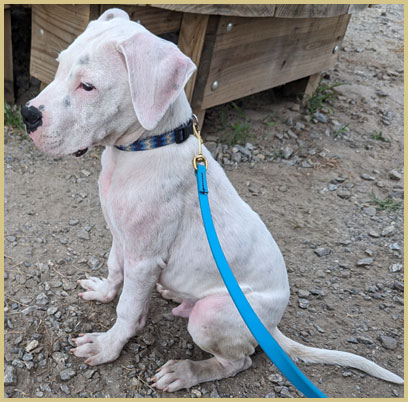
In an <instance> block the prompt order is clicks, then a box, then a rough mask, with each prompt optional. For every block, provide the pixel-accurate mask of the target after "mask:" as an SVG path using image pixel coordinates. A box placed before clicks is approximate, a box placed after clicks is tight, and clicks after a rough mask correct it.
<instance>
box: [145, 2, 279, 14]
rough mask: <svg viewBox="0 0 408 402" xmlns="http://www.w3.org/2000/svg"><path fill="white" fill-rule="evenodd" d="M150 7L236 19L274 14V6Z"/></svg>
mask: <svg viewBox="0 0 408 402" xmlns="http://www.w3.org/2000/svg"><path fill="white" fill-rule="evenodd" d="M151 7H157V8H162V9H166V10H173V11H179V12H183V13H194V14H207V15H230V16H236V17H272V16H273V15H274V13H275V5H274V4H265V5H259V4H258V5H253V4H152V5H151Z"/></svg>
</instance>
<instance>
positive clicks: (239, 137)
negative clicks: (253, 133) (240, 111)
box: [230, 122, 251, 145]
mask: <svg viewBox="0 0 408 402" xmlns="http://www.w3.org/2000/svg"><path fill="white" fill-rule="evenodd" d="M231 128H232V133H231V136H230V137H231V138H230V144H231V145H233V144H243V145H244V144H245V143H246V142H247V139H248V135H249V129H250V128H251V126H250V124H249V123H248V122H236V123H235V124H232V125H231Z"/></svg>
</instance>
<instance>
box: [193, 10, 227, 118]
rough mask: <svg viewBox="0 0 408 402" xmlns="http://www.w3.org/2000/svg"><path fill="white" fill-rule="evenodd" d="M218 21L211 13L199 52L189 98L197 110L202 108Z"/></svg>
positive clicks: (217, 17)
mask: <svg viewBox="0 0 408 402" xmlns="http://www.w3.org/2000/svg"><path fill="white" fill-rule="evenodd" d="M219 22H220V17H219V16H218V15H211V16H210V17H209V19H208V25H207V33H206V35H205V39H204V46H203V50H202V52H201V60H200V65H199V66H198V72H197V78H196V82H195V85H194V92H193V98H192V100H191V105H192V106H193V110H197V111H199V110H201V109H203V108H202V107H201V104H202V100H203V98H204V94H205V91H206V87H207V83H208V76H209V74H210V68H211V63H212V58H213V53H214V46H215V41H216V39H217V32H218V26H219ZM204 110H205V109H204ZM196 114H197V113H196Z"/></svg>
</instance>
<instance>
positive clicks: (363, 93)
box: [4, 5, 404, 398]
mask: <svg viewBox="0 0 408 402" xmlns="http://www.w3.org/2000/svg"><path fill="white" fill-rule="evenodd" d="M402 50H403V6H401V5H387V6H375V7H373V8H370V9H367V10H366V11H364V12H361V13H358V14H355V15H353V17H352V19H351V23H350V26H349V29H348V32H347V35H346V38H345V41H344V43H343V48H342V50H341V51H340V52H339V60H338V63H337V64H336V66H335V67H334V68H333V69H331V70H328V71H327V72H325V73H324V78H325V80H324V82H325V83H327V84H331V85H332V84H335V83H339V82H342V83H344V82H345V83H348V84H349V85H341V86H338V87H336V88H335V89H336V93H337V95H338V97H337V99H336V100H334V99H333V100H332V102H331V105H328V106H326V108H325V109H323V110H321V111H320V112H319V113H320V114H317V115H315V116H314V118H313V119H312V120H310V119H309V116H310V113H309V112H308V110H307V109H306V108H305V107H304V106H302V104H301V102H300V101H299V100H296V99H294V98H285V97H283V96H281V95H280V92H279V91H277V90H275V91H272V90H271V91H266V92H264V93H261V94H257V95H255V96H251V97H248V98H245V99H242V100H240V101H239V102H236V104H235V105H236V107H235V108H234V107H233V106H232V105H224V106H220V107H217V108H214V109H212V110H210V111H209V112H208V114H207V120H206V122H205V126H204V133H205V135H206V138H207V144H208V147H209V149H211V150H212V151H214V153H215V154H216V156H217V158H218V159H219V160H220V161H221V162H222V163H223V164H224V167H225V169H226V171H227V174H228V176H229V178H230V180H231V181H232V183H233V184H234V186H235V187H236V189H237V190H238V192H239V194H240V195H241V196H242V198H243V199H244V200H245V201H247V202H248V203H249V204H250V205H251V207H252V208H253V209H254V210H255V211H257V212H258V213H259V215H260V216H261V218H262V219H263V220H264V222H265V224H266V225H267V226H268V228H269V229H270V231H271V233H272V234H273V236H274V238H275V240H276V241H277V243H278V245H279V246H280V248H281V250H282V253H283V255H284V257H285V260H286V264H287V268H288V272H289V281H290V285H291V299H290V303H289V306H288V309H287V311H286V313H285V315H284V317H283V319H282V322H281V324H280V329H281V331H282V332H283V333H285V334H286V335H287V336H289V337H291V338H293V339H295V340H297V341H299V342H302V343H304V344H306V345H310V346H315V347H323V348H330V349H339V350H345V351H349V352H353V353H357V354H360V355H363V356H365V357H367V358H369V359H371V360H373V361H375V362H376V363H378V364H380V365H381V366H383V367H385V368H387V369H390V370H391V371H393V372H395V373H396V374H398V375H400V376H403V374H404V365H403V361H404V359H403V356H404V350H403V347H404V343H403V341H404V332H403V325H404V310H403V291H404V284H403V244H404V243H403V205H402V204H403V198H404V189H403V51H402ZM330 106H331V109H332V110H329V109H330ZM238 123H239V124H238ZM242 125H246V126H245V127H247V128H246V129H243V130H241V131H239V130H238V128H239V127H242ZM232 126H234V127H235V129H233V128H231V127H232ZM234 133H235V134H237V133H238V134H239V138H238V137H235V138H236V139H237V138H238V139H240V140H243V144H242V145H244V147H243V148H240V147H232V146H231V145H235V144H231V145H225V146H217V144H218V142H219V138H221V142H226V141H231V136H233V135H234ZM247 142H249V143H250V144H252V146H251V145H248V144H246V143H247ZM245 145H246V146H245ZM100 154H101V149H93V150H90V151H89V152H88V153H87V154H86V155H85V156H83V157H82V158H80V159H76V158H74V157H67V158H64V159H60V160H54V159H53V158H50V157H48V156H46V155H43V154H41V153H40V152H39V151H38V150H37V149H35V148H34V147H33V145H32V143H31V141H30V140H29V139H28V138H27V137H25V136H24V135H22V134H21V133H19V132H18V131H17V130H15V129H12V128H6V130H5V205H4V208H5V273H4V285H5V310H4V311H5V313H4V314H5V376H6V378H5V382H6V386H5V394H6V396H8V397H23V396H26V397H168V396H171V397H299V396H301V394H300V393H299V392H297V391H296V390H295V389H294V387H293V386H292V385H290V384H289V383H288V382H287V381H286V380H285V379H282V377H281V376H280V375H279V373H278V371H277V369H276V368H275V367H274V366H273V364H272V363H271V362H270V361H269V360H268V359H267V357H266V356H265V355H264V353H263V352H262V351H261V350H260V349H259V348H258V349H257V351H256V353H255V355H254V356H253V362H254V364H253V366H252V367H251V368H250V369H248V370H246V371H245V372H242V373H240V374H238V375H237V376H236V377H233V378H228V379H223V380H220V381H213V382H208V383H203V384H201V385H198V386H195V387H193V388H192V389H189V390H181V391H178V392H176V393H174V394H171V395H167V394H163V393H160V392H156V391H155V390H154V389H152V388H151V387H150V386H149V384H148V378H150V377H152V376H153V373H154V372H155V370H156V369H157V368H158V367H160V366H161V365H162V364H164V363H165V362H166V361H167V360H169V359H183V358H191V359H193V360H199V359H203V358H207V357H208V355H207V354H206V353H205V352H203V351H201V350H200V349H199V348H198V347H197V346H195V345H194V344H193V342H192V340H191V337H190V335H189V334H188V332H187V330H186V322H185V320H184V319H182V318H179V317H173V316H172V315H171V313H170V311H171V308H172V307H174V303H172V302H168V301H166V300H163V299H162V298H161V297H160V296H159V295H158V294H157V293H154V294H153V296H152V302H151V308H150V313H149V316H148V320H147V324H146V328H145V329H144V330H143V331H142V332H141V333H140V334H138V335H137V336H135V337H134V338H132V339H131V341H130V342H129V343H128V344H127V345H126V346H125V348H124V350H123V352H122V353H121V355H120V357H119V358H118V359H117V360H116V361H115V362H113V363H109V364H105V365H102V366H96V367H88V366H87V365H86V364H84V362H83V361H82V360H81V359H78V358H76V357H75V356H73V355H72V354H70V349H71V347H73V345H74V344H73V342H72V338H73V337H75V336H76V335H77V334H78V333H81V332H91V331H105V330H107V329H108V328H110V327H111V326H112V324H113V322H114V321H115V316H116V313H115V307H116V303H117V299H116V300H114V301H113V302H112V303H110V304H108V305H103V304H100V303H90V302H85V301H83V300H81V299H79V298H78V297H77V293H78V292H79V288H78V286H77V284H76V281H77V279H80V278H84V277H86V276H87V275H89V276H91V275H92V276H106V275H107V268H106V260H107V256H108V252H109V249H110V245H111V236H110V233H109V231H108V229H107V227H106V224H105V222H104V219H103V216H102V213H101V209H100V206H99V199H98V191H97V177H98V173H99V170H100ZM237 219H239V217H238V216H237ZM299 367H300V368H301V369H302V370H303V371H304V373H305V374H306V375H307V376H308V377H309V378H310V379H311V380H312V381H313V382H314V383H315V384H317V385H318V386H319V387H320V388H321V389H322V390H323V391H324V392H325V393H326V394H327V395H328V396H330V397H364V398H368V397H370V398H372V397H403V395H404V388H403V386H398V385H395V384H390V383H386V382H384V381H381V380H378V379H375V378H373V377H370V376H369V375H366V374H364V373H362V372H360V371H358V370H354V369H349V368H339V367H335V366H325V365H312V364H302V363H300V364H299Z"/></svg>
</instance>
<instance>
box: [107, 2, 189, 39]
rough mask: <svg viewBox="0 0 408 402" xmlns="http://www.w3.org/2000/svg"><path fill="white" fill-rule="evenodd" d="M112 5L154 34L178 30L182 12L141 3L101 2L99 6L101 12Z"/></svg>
mask: <svg viewBox="0 0 408 402" xmlns="http://www.w3.org/2000/svg"><path fill="white" fill-rule="evenodd" d="M112 7H116V8H120V9H122V10H124V11H126V12H127V13H128V14H129V16H130V19H131V20H132V21H140V23H141V24H142V25H143V26H144V27H145V28H147V29H148V30H149V31H151V32H153V33H154V34H156V35H161V34H165V33H169V32H178V31H179V30H180V24H181V18H182V13H177V12H174V11H169V10H161V9H158V8H153V7H149V6H142V5H140V6H134V5H109V4H103V5H102V6H101V14H102V13H103V12H104V11H106V10H108V9H109V8H112Z"/></svg>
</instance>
